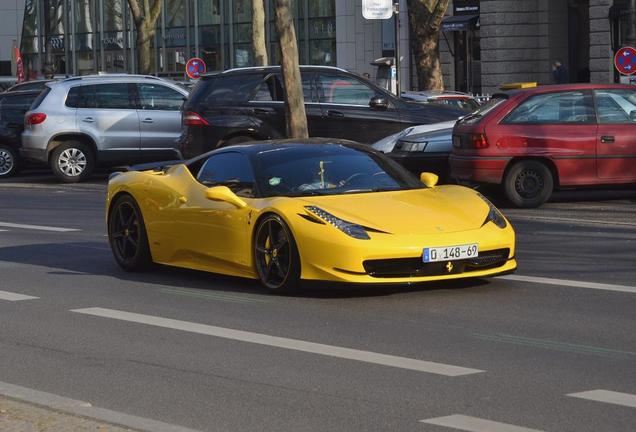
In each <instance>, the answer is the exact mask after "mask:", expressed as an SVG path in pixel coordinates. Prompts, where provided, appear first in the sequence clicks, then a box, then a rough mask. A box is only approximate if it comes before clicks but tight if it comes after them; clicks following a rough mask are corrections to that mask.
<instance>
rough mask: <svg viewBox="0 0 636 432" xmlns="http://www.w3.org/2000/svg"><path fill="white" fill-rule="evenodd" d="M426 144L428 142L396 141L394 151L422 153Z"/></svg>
mask: <svg viewBox="0 0 636 432" xmlns="http://www.w3.org/2000/svg"><path fill="white" fill-rule="evenodd" d="M427 144H428V141H420V142H417V141H398V143H397V144H396V145H395V149H396V150H401V151H403V152H423V151H424V150H425V149H426V145H427Z"/></svg>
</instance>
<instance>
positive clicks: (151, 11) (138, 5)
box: [128, 0, 163, 75]
mask: <svg viewBox="0 0 636 432" xmlns="http://www.w3.org/2000/svg"><path fill="white" fill-rule="evenodd" d="M128 6H130V11H131V13H132V16H133V21H134V23H135V28H136V29H137V56H138V57H137V69H138V72H139V73H140V74H144V75H148V74H150V72H152V63H151V53H152V51H151V48H150V40H151V39H152V38H153V37H154V36H155V33H156V31H157V30H156V24H157V19H159V15H160V14H161V8H162V6H163V0H154V2H153V3H152V5H151V1H150V0H128Z"/></svg>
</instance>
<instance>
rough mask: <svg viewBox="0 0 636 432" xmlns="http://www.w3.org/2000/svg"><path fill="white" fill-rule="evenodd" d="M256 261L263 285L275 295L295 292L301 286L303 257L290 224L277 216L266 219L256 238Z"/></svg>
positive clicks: (257, 231)
mask: <svg viewBox="0 0 636 432" xmlns="http://www.w3.org/2000/svg"><path fill="white" fill-rule="evenodd" d="M254 261H255V266H256V272H257V273H258V277H259V279H260V281H261V283H262V284H263V285H264V286H265V287H267V288H268V289H270V290H272V291H275V292H292V291H293V290H295V289H297V288H298V286H299V284H300V257H299V255H298V249H297V247H296V242H295V241H294V237H293V236H292V234H291V231H290V230H289V228H288V227H287V224H285V222H284V221H283V220H282V219H281V218H280V217H279V216H277V215H274V214H272V215H268V216H266V217H265V218H263V219H262V220H261V221H260V222H259V224H258V226H257V228H256V235H255V237H254Z"/></svg>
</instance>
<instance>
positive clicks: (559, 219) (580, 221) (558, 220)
mask: <svg viewBox="0 0 636 432" xmlns="http://www.w3.org/2000/svg"><path fill="white" fill-rule="evenodd" d="M510 219H512V220H513V221H514V220H515V219H519V220H529V221H535V220H536V221H542V222H554V223H562V222H568V223H573V224H579V225H603V226H605V227H607V226H610V227H611V226H612V225H616V226H627V227H636V223H633V222H619V221H606V220H594V219H576V218H564V217H548V216H525V215H524V216H521V215H515V214H512V213H511V214H510Z"/></svg>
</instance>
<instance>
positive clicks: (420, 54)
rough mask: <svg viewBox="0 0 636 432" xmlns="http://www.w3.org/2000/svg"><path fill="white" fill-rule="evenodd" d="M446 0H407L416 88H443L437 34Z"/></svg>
mask: <svg viewBox="0 0 636 432" xmlns="http://www.w3.org/2000/svg"><path fill="white" fill-rule="evenodd" d="M448 3H449V0H407V5H408V12H409V27H410V32H411V43H412V46H413V52H414V54H415V65H416V68H417V78H418V88H419V89H420V90H443V89H444V80H443V77H442V66H441V64H440V61H439V33H440V30H441V27H442V19H443V18H444V14H445V13H446V9H448Z"/></svg>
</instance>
